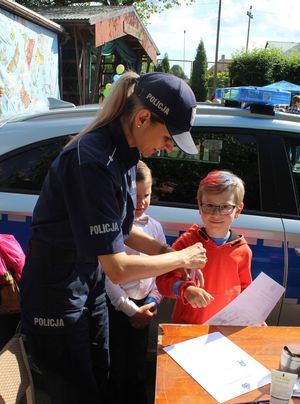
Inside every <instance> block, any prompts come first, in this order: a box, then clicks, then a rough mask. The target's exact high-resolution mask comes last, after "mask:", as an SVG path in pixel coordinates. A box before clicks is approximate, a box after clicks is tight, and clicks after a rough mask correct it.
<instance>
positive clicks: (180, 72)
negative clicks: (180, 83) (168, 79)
mask: <svg viewBox="0 0 300 404" xmlns="http://www.w3.org/2000/svg"><path fill="white" fill-rule="evenodd" d="M170 73H172V74H174V76H177V77H180V78H181V79H184V80H186V79H187V76H186V75H185V74H184V71H183V69H182V67H181V66H179V65H173V66H172V67H171V69H170Z"/></svg>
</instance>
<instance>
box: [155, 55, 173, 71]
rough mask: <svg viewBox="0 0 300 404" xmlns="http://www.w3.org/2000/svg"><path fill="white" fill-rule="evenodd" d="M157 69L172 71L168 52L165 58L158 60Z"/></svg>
mask: <svg viewBox="0 0 300 404" xmlns="http://www.w3.org/2000/svg"><path fill="white" fill-rule="evenodd" d="M155 70H156V71H157V72H164V73H169V71H170V62H169V56H168V54H167V53H165V55H164V57H163V59H162V60H160V61H159V62H158V64H157V66H156V69H155Z"/></svg>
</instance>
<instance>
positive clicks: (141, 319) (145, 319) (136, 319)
mask: <svg viewBox="0 0 300 404" xmlns="http://www.w3.org/2000/svg"><path fill="white" fill-rule="evenodd" d="M153 307H155V303H154V302H152V303H148V304H145V305H144V306H141V307H139V309H138V311H137V312H136V313H135V314H134V315H133V316H132V317H129V322H130V324H131V325H132V327H134V328H144V327H146V326H147V325H149V324H150V322H151V320H152V318H153V317H154V316H155V315H156V314H157V310H155V311H151V309H152V308H153Z"/></svg>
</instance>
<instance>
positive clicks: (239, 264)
mask: <svg viewBox="0 0 300 404" xmlns="http://www.w3.org/2000/svg"><path fill="white" fill-rule="evenodd" d="M244 195H245V188H244V183H243V181H242V180H241V179H240V178H239V177H237V176H236V175H234V174H233V173H231V172H230V171H225V170H222V171H212V172H210V173H209V174H208V175H207V176H206V177H205V178H204V179H203V180H202V181H201V182H200V184H199V188H198V193H197V200H198V206H199V212H200V215H201V218H202V222H203V227H201V226H199V225H197V224H194V225H193V226H192V227H191V228H190V229H189V230H188V231H186V232H185V233H183V234H182V235H181V236H180V237H179V238H178V239H177V240H176V241H175V243H174V244H173V246H172V247H173V248H174V249H175V250H182V249H183V248H185V247H187V246H190V245H193V244H195V243H197V242H199V241H200V242H201V243H202V244H203V247H204V248H206V256H207V263H206V265H205V267H204V268H202V272H203V276H204V280H205V285H204V288H205V289H203V288H200V287H198V286H197V285H198V282H197V276H196V272H195V270H191V272H190V276H189V279H186V278H184V277H183V275H182V272H180V271H179V270H178V271H177V270H174V271H171V272H169V273H167V274H164V275H161V276H158V277H157V278H156V284H157V287H158V290H159V292H160V293H161V294H162V295H164V296H167V297H170V298H173V299H174V298H176V299H177V300H176V303H175V307H174V310H173V313H172V321H173V322H175V323H188V324H203V323H205V322H206V321H207V320H208V319H209V318H210V317H212V316H213V315H214V314H216V313H217V312H218V311H220V310H221V309H222V308H223V307H225V306H226V305H227V304H228V303H230V302H231V301H232V300H233V299H235V298H236V297H237V296H238V295H239V294H240V293H241V292H242V291H243V290H244V289H245V288H246V287H247V286H248V285H249V284H250V283H251V281H252V279H251V258H252V252H251V249H250V248H249V246H248V244H247V242H246V240H245V238H244V237H243V236H241V235H237V234H236V233H235V232H234V231H233V230H231V229H230V226H231V223H232V222H233V220H234V219H235V218H237V217H238V216H239V214H240V213H241V211H242V209H243V207H244V203H243V199H244Z"/></svg>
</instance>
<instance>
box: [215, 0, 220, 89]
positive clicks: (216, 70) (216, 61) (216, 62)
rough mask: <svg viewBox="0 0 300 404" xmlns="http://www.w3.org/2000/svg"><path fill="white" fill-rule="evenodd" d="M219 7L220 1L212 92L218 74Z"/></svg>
mask: <svg viewBox="0 0 300 404" xmlns="http://www.w3.org/2000/svg"><path fill="white" fill-rule="evenodd" d="M221 6H222V0H219V12H218V24H217V39H216V54H215V69H214V92H215V91H216V88H217V74H218V52H219V35H220V21H221Z"/></svg>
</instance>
